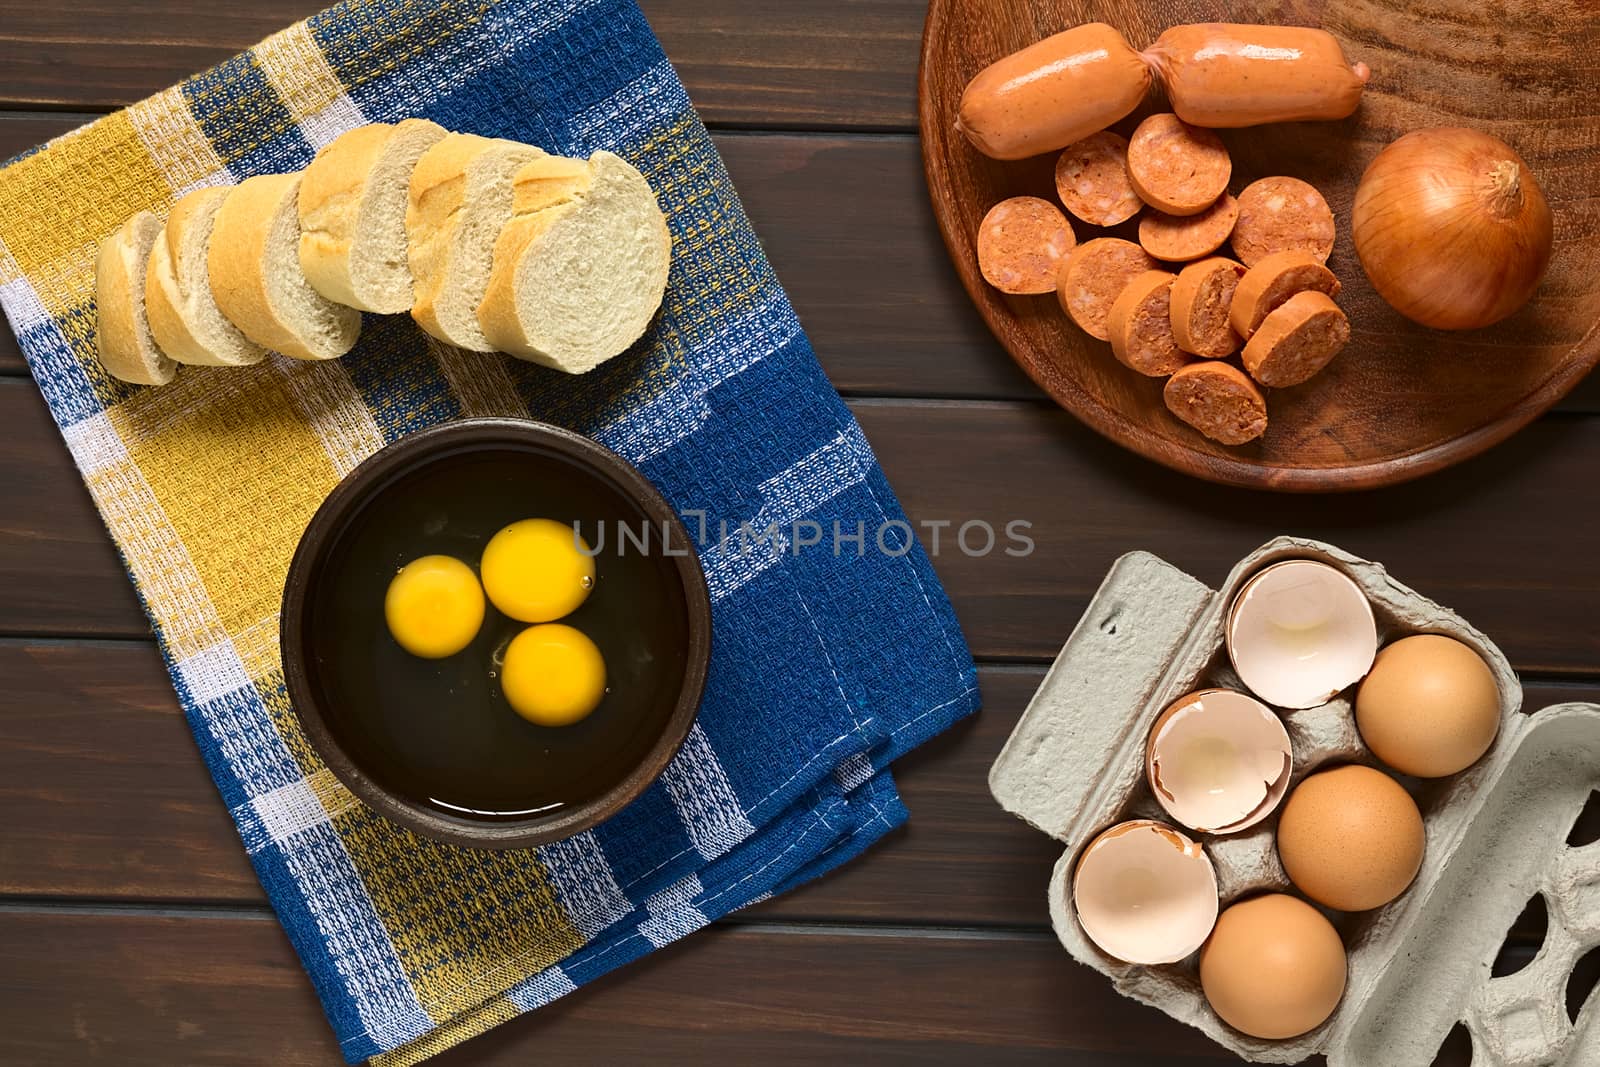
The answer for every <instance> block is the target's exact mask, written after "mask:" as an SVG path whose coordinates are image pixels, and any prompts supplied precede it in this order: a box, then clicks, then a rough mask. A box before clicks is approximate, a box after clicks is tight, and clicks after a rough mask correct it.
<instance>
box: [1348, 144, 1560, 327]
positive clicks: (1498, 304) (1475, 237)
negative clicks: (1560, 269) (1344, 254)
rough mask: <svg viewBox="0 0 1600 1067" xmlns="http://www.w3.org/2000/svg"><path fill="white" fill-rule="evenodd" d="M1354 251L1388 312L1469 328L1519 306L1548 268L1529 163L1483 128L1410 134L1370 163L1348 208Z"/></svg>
mask: <svg viewBox="0 0 1600 1067" xmlns="http://www.w3.org/2000/svg"><path fill="white" fill-rule="evenodd" d="M1351 222H1352V230H1353V232H1354V236H1355V244H1356V255H1358V256H1359V257H1360V259H1361V266H1362V268H1363V269H1364V270H1365V271H1366V272H1367V277H1368V278H1370V279H1371V280H1372V284H1373V287H1374V288H1376V289H1377V290H1378V293H1379V295H1381V296H1382V297H1383V298H1384V299H1385V300H1387V301H1388V302H1389V303H1390V304H1391V305H1392V306H1393V307H1394V309H1395V310H1396V311H1398V312H1400V313H1401V314H1402V315H1404V316H1406V317H1407V318H1409V319H1412V320H1413V321H1415V322H1419V323H1421V324H1422V325H1424V326H1431V327H1434V328H1436V329H1441V330H1474V329H1478V328H1480V327H1484V326H1489V325H1492V324H1494V323H1496V322H1500V321H1501V320H1502V319H1505V318H1507V317H1509V316H1511V315H1513V314H1515V313H1516V312H1517V311H1518V310H1520V309H1521V308H1522V307H1523V305H1525V304H1527V302H1528V301H1529V300H1531V299H1532V298H1533V294H1534V291H1535V290H1536V289H1538V288H1539V283H1540V282H1541V281H1542V280H1543V279H1544V274H1545V271H1546V270H1547V269H1548V268H1549V266H1550V255H1551V249H1552V246H1553V244H1554V239H1555V238H1554V225H1553V222H1552V220H1551V217H1550V205H1549V204H1548V203H1546V202H1545V198H1544V193H1543V191H1542V190H1541V189H1540V188H1539V183H1538V181H1537V180H1536V179H1535V178H1534V176H1533V172H1532V171H1531V170H1530V169H1529V168H1528V164H1527V163H1526V162H1524V161H1523V159H1522V157H1521V156H1519V155H1518V154H1517V153H1516V152H1515V151H1514V150H1513V149H1512V148H1511V147H1510V146H1509V145H1507V144H1506V143H1505V142H1503V141H1501V140H1499V139H1498V138H1496V137H1491V136H1490V135H1489V134H1486V133H1480V132H1479V131H1477V130H1467V129H1461V128H1459V127H1448V126H1447V127H1439V128H1436V129H1428V130H1417V131H1416V132H1414V133H1408V134H1406V135H1405V136H1404V137H1402V138H1400V139H1399V140H1398V141H1396V142H1394V144H1392V145H1390V146H1389V147H1388V148H1385V149H1384V150H1383V151H1382V152H1380V153H1379V154H1378V158H1377V159H1375V160H1373V161H1372V165H1371V166H1370V167H1368V168H1367V172H1366V174H1365V175H1363V176H1362V178H1361V185H1360V187H1359V188H1358V189H1357V190H1356V202H1355V209H1354V211H1353V212H1352V219H1351Z"/></svg>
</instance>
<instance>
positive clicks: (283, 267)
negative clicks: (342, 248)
mask: <svg viewBox="0 0 1600 1067" xmlns="http://www.w3.org/2000/svg"><path fill="white" fill-rule="evenodd" d="M299 200H300V175H299V174H259V175H257V176H256V177H254V178H246V179H245V180H244V181H243V182H240V183H239V184H238V185H236V186H234V187H233V189H232V191H230V192H229V193H228V197H227V199H226V200H224V201H223V202H222V207H221V208H220V209H218V211H217V221H216V226H215V228H214V229H213V230H212V233H211V246H210V248H209V250H208V252H207V257H208V260H209V263H210V267H211V291H212V293H213V294H214V295H215V296H216V298H217V306H218V307H220V308H221V309H222V313H223V314H224V315H226V316H227V317H228V319H229V321H231V322H232V323H233V324H234V325H235V326H237V327H239V329H240V330H243V331H244V335H245V336H246V337H248V338H250V340H252V341H254V342H255V343H256V344H258V345H265V346H266V347H267V348H270V349H272V350H274V351H277V352H281V353H283V354H284V355H286V356H291V357H293V358H295V359H336V358H338V357H339V356H342V355H344V354H345V353H346V352H348V351H350V349H351V348H352V347H354V346H355V343H356V336H357V335H358V334H359V333H360V332H361V312H359V311H357V310H356V309H355V308H351V307H345V306H343V305H342V304H335V303H334V302H333V301H331V300H329V299H327V298H326V297H324V296H322V295H321V294H320V293H318V292H317V291H316V290H315V289H313V288H311V284H310V283H309V282H307V281H306V276H305V272H304V271H302V270H301V269H300V210H299Z"/></svg>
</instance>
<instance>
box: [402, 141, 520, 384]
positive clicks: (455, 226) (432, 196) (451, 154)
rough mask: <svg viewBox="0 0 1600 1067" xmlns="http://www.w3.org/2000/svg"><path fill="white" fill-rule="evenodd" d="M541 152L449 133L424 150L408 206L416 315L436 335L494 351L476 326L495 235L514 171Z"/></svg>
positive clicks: (507, 210)
mask: <svg viewBox="0 0 1600 1067" xmlns="http://www.w3.org/2000/svg"><path fill="white" fill-rule="evenodd" d="M543 156H544V153H543V152H541V151H540V150H539V149H537V148H534V147H532V146H531V145H525V144H518V143H517V142H515V141H503V140H491V139H490V138H487V137H478V136H476V135H475V134H470V133H452V134H451V135H450V136H448V137H446V138H445V139H444V140H442V141H439V142H438V143H437V144H435V145H434V146H433V147H432V148H430V149H428V150H427V151H426V152H424V153H423V154H422V158H421V159H420V160H418V161H417V166H416V169H415V170H413V171H412V172H411V197H410V201H409V203H408V204H407V207H406V235H407V238H408V241H409V251H410V258H411V273H412V275H413V276H414V277H415V278H416V283H417V290H416V291H417V300H416V303H415V304H414V305H413V306H412V308H411V317H412V318H414V319H416V320H417V324H418V325H419V326H421V327H422V328H423V329H424V330H426V331H428V332H429V333H430V334H432V335H433V336H435V337H437V338H438V339H439V340H441V341H444V342H446V343H448V344H452V345H456V346H457V347H459V348H470V349H473V350H474V351H478V352H492V351H494V345H492V344H490V343H489V339H488V338H486V337H485V336H484V335H483V329H482V327H481V326H479V325H478V305H479V304H481V303H482V302H483V294H484V290H485V289H487V288H488V285H489V271H490V270H491V268H492V267H493V265H494V245H495V238H496V237H498V236H499V235H500V231H501V229H502V228H503V227H504V226H505V224H506V223H507V222H508V221H510V219H511V213H512V205H513V201H512V178H513V176H514V175H515V174H516V172H517V171H518V170H519V169H520V168H521V167H522V166H523V165H524V164H527V163H530V162H532V161H533V160H536V159H539V158H541V157H543Z"/></svg>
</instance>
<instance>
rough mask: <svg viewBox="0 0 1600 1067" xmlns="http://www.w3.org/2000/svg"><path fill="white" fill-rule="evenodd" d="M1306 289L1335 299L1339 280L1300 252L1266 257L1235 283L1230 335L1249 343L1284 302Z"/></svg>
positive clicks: (1325, 268) (1279, 253) (1280, 253)
mask: <svg viewBox="0 0 1600 1067" xmlns="http://www.w3.org/2000/svg"><path fill="white" fill-rule="evenodd" d="M1308 289H1315V290H1316V291H1317V292H1319V293H1326V294H1328V295H1329V296H1338V295H1339V279H1338V278H1336V277H1334V275H1333V271H1331V270H1329V269H1328V268H1327V267H1324V266H1323V265H1322V264H1321V263H1318V262H1317V261H1316V260H1315V259H1313V258H1312V257H1311V256H1308V255H1306V254H1305V253H1304V252H1278V253H1275V254H1273V255H1270V256H1268V257H1267V258H1266V259H1263V260H1262V261H1261V262H1259V263H1257V264H1256V265H1255V266H1253V267H1251V268H1250V269H1249V270H1248V271H1246V272H1245V275H1244V277H1243V278H1241V279H1240V280H1239V288H1238V289H1237V290H1236V291H1235V292H1234V294H1233V308H1232V310H1231V312H1230V315H1229V317H1230V319H1231V320H1232V322H1233V329H1234V332H1235V333H1237V334H1238V335H1239V336H1240V337H1243V338H1245V339H1246V340H1249V338H1250V335H1251V334H1253V333H1255V332H1256V330H1257V329H1259V328H1260V326H1261V323H1262V320H1264V319H1265V318H1266V317H1267V316H1268V315H1270V314H1272V312H1274V311H1276V310H1277V309H1278V308H1279V307H1280V306H1281V305H1282V304H1283V302H1284V301H1285V300H1288V299H1289V298H1290V297H1291V296H1293V295H1294V294H1296V293H1302V292H1305V291H1306V290H1308Z"/></svg>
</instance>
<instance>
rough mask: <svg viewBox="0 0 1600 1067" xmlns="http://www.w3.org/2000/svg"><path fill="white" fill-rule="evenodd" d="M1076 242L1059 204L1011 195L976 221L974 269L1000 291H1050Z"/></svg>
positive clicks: (1019, 292) (1030, 292)
mask: <svg viewBox="0 0 1600 1067" xmlns="http://www.w3.org/2000/svg"><path fill="white" fill-rule="evenodd" d="M1077 243H1078V238H1077V236H1076V235H1074V234H1073V232H1072V224H1071V223H1069V222H1067V217H1066V216H1065V215H1063V214H1062V213H1061V209H1060V208H1058V207H1056V206H1055V205H1054V204H1052V203H1051V202H1050V201H1048V200H1040V199H1039V198H1038V197H1036V196H1014V197H1012V198H1011V199H1010V200H1002V201H1000V202H999V203H998V204H996V205H995V206H994V207H992V208H990V209H989V213H988V214H987V215H985V216H984V217H983V222H981V223H979V224H978V269H979V270H980V271H982V272H983V279H984V281H986V282H988V283H989V284H990V285H992V286H994V287H995V288H996V289H998V290H1000V291H1001V292H1002V293H1015V294H1018V295H1028V294H1033V293H1048V292H1050V291H1051V290H1053V289H1055V287H1056V282H1057V280H1058V279H1059V278H1060V277H1061V265H1062V264H1063V263H1065V262H1066V259H1067V254H1068V253H1069V252H1071V251H1072V249H1073V248H1074V247H1075V246H1076V245H1077Z"/></svg>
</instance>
